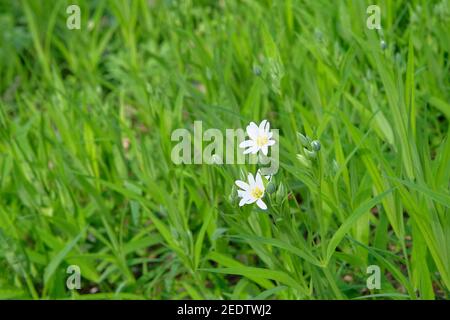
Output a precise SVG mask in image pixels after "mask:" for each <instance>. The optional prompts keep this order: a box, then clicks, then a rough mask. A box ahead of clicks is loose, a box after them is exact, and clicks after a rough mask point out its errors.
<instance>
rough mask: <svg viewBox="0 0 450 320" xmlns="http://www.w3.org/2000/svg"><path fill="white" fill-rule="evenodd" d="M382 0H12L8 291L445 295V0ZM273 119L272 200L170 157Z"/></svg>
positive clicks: (3, 142) (1, 166)
mask: <svg viewBox="0 0 450 320" xmlns="http://www.w3.org/2000/svg"><path fill="white" fill-rule="evenodd" d="M376 2H377V3H375V4H377V5H379V7H380V9H381V11H380V12H381V27H382V28H381V29H380V30H376V29H373V30H371V29H369V28H368V27H367V25H366V20H367V18H368V16H369V14H367V13H366V9H367V7H368V6H369V5H371V4H374V3H372V2H369V1H363V0H346V1H326V0H310V1H309V0H308V1H307V0H303V1H300V0H285V1H274V0H260V1H256V0H245V1H231V0H230V1H228V0H227V1H193V0H187V1H177V0H171V1H169V0H154V1H147V0H133V1H131V0H130V1H126V0H117V1H116V0H114V1H113V0H111V1H106V0H105V1H101V0H97V1H87V0H77V1H31V0H22V1H14V0H3V1H1V2H0V30H1V32H0V298H2V299H10V298H16V299H17V298H18V299H47V298H50V299H64V298H66V299H67V298H73V299H104V298H114V299H254V298H257V299H266V298H272V299H354V298H356V299H358V298H363V299H375V298H381V299H448V298H449V295H450V293H449V292H450V291H449V290H450V191H449V189H450V139H449V135H448V134H449V130H450V129H449V119H450V102H449V101H450V77H449V75H450V60H449V52H450V32H449V30H450V4H449V1H447V0H437V1H425V0H412V1H376ZM70 4H77V5H79V6H80V9H81V29H80V30H69V29H68V28H67V26H66V19H67V17H68V14H67V13H66V8H67V6H69V5H70ZM264 119H267V120H268V121H269V122H270V126H271V128H276V129H279V138H278V141H277V146H278V148H279V161H280V163H279V170H278V172H277V174H275V175H274V176H273V177H271V179H270V182H268V181H266V180H264V183H265V189H264V196H263V198H262V199H263V201H264V203H265V204H266V205H267V207H268V208H267V210H261V209H260V208H259V207H258V206H257V205H255V204H249V205H244V206H241V207H240V206H239V205H238V202H239V200H240V199H239V198H238V194H237V191H236V190H237V188H236V186H235V180H246V178H247V175H248V174H249V173H251V174H252V175H255V174H256V172H257V169H258V168H259V166H257V165H255V164H239V165H231V164H224V165H219V164H215V165H207V164H205V163H203V164H190V165H188V164H180V165H177V164H175V163H174V162H173V161H172V159H171V153H172V148H173V147H174V145H175V144H176V142H173V141H171V135H172V132H173V131H174V130H175V129H178V128H186V129H188V130H190V132H192V130H193V126H194V121H202V124H203V130H206V129H208V128H217V129H219V130H220V131H221V132H224V133H225V130H226V129H228V128H231V129H236V128H243V129H245V128H246V126H247V125H248V124H249V123H250V122H251V121H254V122H256V123H257V124H259V123H260V122H261V121H262V120H264ZM313 140H316V141H315V142H314V143H312V141H313ZM205 144H206V143H205ZM236 150H238V148H236ZM260 191H261V192H262V191H263V190H258V192H257V193H256V194H257V195H258V196H259V195H261V192H260ZM73 265H75V266H78V267H79V270H80V271H81V289H79V290H76V289H74V290H70V289H68V287H67V286H66V281H67V279H68V277H69V276H70V275H71V273H70V272H69V273H67V268H68V267H69V266H73ZM373 265H375V266H378V267H379V268H380V281H381V283H380V287H379V289H377V288H370V286H369V288H368V286H367V279H368V277H370V276H371V275H372V273H367V268H368V267H369V266H373ZM369 280H370V279H369ZM369 282H370V281H369Z"/></svg>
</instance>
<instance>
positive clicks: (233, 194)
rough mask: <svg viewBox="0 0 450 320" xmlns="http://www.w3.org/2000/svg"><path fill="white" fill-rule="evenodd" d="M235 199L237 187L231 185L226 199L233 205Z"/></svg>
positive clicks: (236, 198)
mask: <svg viewBox="0 0 450 320" xmlns="http://www.w3.org/2000/svg"><path fill="white" fill-rule="evenodd" d="M237 200H238V197H237V189H236V186H235V185H233V187H232V188H231V192H230V195H229V196H228V201H230V203H231V205H233V206H234V205H236V203H237Z"/></svg>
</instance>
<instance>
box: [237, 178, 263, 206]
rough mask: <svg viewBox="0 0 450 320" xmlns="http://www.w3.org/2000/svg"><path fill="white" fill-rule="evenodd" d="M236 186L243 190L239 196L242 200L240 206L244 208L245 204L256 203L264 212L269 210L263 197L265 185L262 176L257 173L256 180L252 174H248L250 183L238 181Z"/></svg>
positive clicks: (239, 191)
mask: <svg viewBox="0 0 450 320" xmlns="http://www.w3.org/2000/svg"><path fill="white" fill-rule="evenodd" d="M235 183H236V185H237V186H238V187H239V188H241V189H242V190H238V196H239V197H240V198H242V199H241V201H240V202H239V206H240V207H242V206H243V205H245V204H251V203H254V202H256V204H257V205H258V207H260V208H261V209H263V210H266V209H267V206H266V204H265V203H264V201H262V197H263V196H264V191H265V188H264V184H263V181H262V177H261V174H260V173H259V172H258V173H256V179H255V178H254V177H253V175H252V174H251V173H249V174H248V183H246V182H244V181H241V180H236V182H235Z"/></svg>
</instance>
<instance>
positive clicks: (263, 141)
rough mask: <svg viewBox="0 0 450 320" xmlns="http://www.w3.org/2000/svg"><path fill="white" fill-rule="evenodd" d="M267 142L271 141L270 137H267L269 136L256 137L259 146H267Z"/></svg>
mask: <svg viewBox="0 0 450 320" xmlns="http://www.w3.org/2000/svg"><path fill="white" fill-rule="evenodd" d="M267 142H269V139H267V136H265V135H264V136H258V137H257V138H256V144H257V145H258V147H262V146H265V145H266V144H267Z"/></svg>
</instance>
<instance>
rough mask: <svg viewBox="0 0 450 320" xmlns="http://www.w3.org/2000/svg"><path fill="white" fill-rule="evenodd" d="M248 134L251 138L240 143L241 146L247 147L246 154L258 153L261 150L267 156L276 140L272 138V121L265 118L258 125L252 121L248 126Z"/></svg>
mask: <svg viewBox="0 0 450 320" xmlns="http://www.w3.org/2000/svg"><path fill="white" fill-rule="evenodd" d="M247 134H248V136H249V137H250V140H245V141H243V142H241V143H240V144H239V148H247V149H245V150H244V154H248V153H252V154H256V153H257V152H258V151H259V150H261V151H262V153H263V154H264V155H265V156H267V152H268V151H269V147H270V146H273V145H274V144H275V140H270V139H271V138H272V135H273V133H272V132H270V123H269V122H268V121H267V120H263V121H261V123H260V124H259V127H258V125H257V124H256V123H254V122H250V124H249V125H248V126H247Z"/></svg>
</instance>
